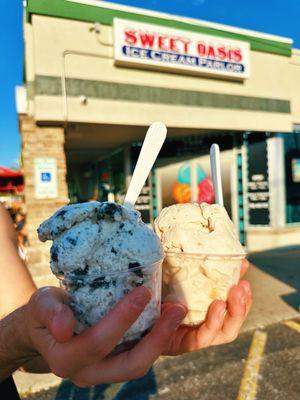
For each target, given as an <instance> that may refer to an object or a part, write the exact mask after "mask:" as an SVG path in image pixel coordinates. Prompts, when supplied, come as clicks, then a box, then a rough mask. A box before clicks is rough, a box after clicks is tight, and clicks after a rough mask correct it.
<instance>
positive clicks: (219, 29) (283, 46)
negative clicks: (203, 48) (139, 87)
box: [25, 0, 292, 57]
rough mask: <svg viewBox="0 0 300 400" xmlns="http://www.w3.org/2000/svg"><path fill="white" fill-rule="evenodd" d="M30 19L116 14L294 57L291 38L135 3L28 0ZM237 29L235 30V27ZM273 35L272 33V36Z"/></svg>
mask: <svg viewBox="0 0 300 400" xmlns="http://www.w3.org/2000/svg"><path fill="white" fill-rule="evenodd" d="M25 11H26V20H27V21H31V15H32V14H38V15H45V16H49V17H56V18H65V19H72V20H77V21H85V22H93V23H94V22H100V23H102V24H104V25H112V24H113V20H114V18H122V19H127V20H132V21H138V22H143V23H149V24H155V25H161V26H166V27H170V28H174V29H180V30H185V31H190V32H194V33H199V34H206V35H212V36H216V37H223V38H228V39H234V40H240V41H246V42H248V43H249V44H250V46H251V50H253V51H259V52H263V53H271V54H276V55H281V56H285V57H291V53H292V46H291V41H290V39H283V38H281V39H280V40H279V39H278V38H277V39H276V40H275V39H270V38H268V39H267V38H265V37H261V35H260V34H259V33H256V34H255V33H253V32H252V31H249V32H251V34H246V33H242V32H247V31H246V30H242V29H240V28H233V27H232V28H230V27H228V26H227V27H226V26H225V25H224V28H223V26H222V25H220V24H214V23H210V22H206V21H201V20H195V19H190V18H184V17H178V16H174V15H171V14H163V13H159V12H155V11H153V12H152V11H148V10H144V9H139V8H135V7H128V6H122V5H117V4H112V3H109V2H107V3H106V2H103V1H95V0H43V1H41V0H27V5H26V9H25ZM234 30H235V31H234ZM269 37H271V35H270V36H269Z"/></svg>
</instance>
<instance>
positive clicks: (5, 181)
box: [0, 167, 24, 192]
mask: <svg viewBox="0 0 300 400" xmlns="http://www.w3.org/2000/svg"><path fill="white" fill-rule="evenodd" d="M23 190H24V182H23V174H22V172H20V171H14V170H12V169H9V168H5V167H0V192H12V191H17V192H22V191H23Z"/></svg>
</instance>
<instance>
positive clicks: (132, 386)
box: [53, 368, 157, 400]
mask: <svg viewBox="0 0 300 400" xmlns="http://www.w3.org/2000/svg"><path fill="white" fill-rule="evenodd" d="M156 393H157V383H156V379H155V375H154V372H153V369H152V368H151V369H150V371H149V372H148V373H147V375H145V376H144V377H143V378H140V379H136V380H133V381H129V382H126V383H124V384H122V385H98V386H95V387H93V388H78V387H76V386H74V385H73V384H72V383H71V382H70V381H67V380H66V381H63V382H62V384H61V385H60V386H59V388H58V389H57V392H56V395H55V397H54V399H53V400H68V399H76V400H149V399H150V398H151V397H150V396H151V395H154V394H156Z"/></svg>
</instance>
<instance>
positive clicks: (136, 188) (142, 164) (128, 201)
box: [124, 122, 167, 208]
mask: <svg viewBox="0 0 300 400" xmlns="http://www.w3.org/2000/svg"><path fill="white" fill-rule="evenodd" d="M166 136H167V128H166V126H165V124H163V123H162V122H153V124H151V125H150V127H149V129H148V131H147V133H146V136H145V139H144V143H143V146H142V148H141V152H140V155H139V158H138V160H137V163H136V166H135V169H134V172H133V175H132V178H131V181H130V184H129V188H128V190H127V193H126V196H125V199H124V206H125V207H129V208H133V207H134V205H135V202H136V200H137V198H138V196H139V194H140V192H141V190H142V187H143V186H144V183H145V181H146V179H147V177H148V175H149V173H150V171H151V168H152V167H153V164H154V163H155V160H156V158H157V156H158V153H159V151H160V149H161V147H162V145H163V143H164V141H165V139H166Z"/></svg>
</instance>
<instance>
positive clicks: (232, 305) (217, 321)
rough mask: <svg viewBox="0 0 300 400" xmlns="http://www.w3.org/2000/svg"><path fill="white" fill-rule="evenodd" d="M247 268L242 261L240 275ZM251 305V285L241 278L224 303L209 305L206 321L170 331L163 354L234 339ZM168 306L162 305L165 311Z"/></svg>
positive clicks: (177, 352)
mask: <svg viewBox="0 0 300 400" xmlns="http://www.w3.org/2000/svg"><path fill="white" fill-rule="evenodd" d="M248 267H249V262H248V261H247V260H244V261H243V264H242V268H241V277H242V276H243V275H244V274H245V273H246V271H247V269H248ZM251 304H252V294H251V288H250V284H249V282H248V281H245V280H241V281H240V282H239V283H238V285H236V286H233V287H232V288H231V290H230V292H229V295H228V300H227V303H226V302H224V301H221V300H215V301H214V302H213V303H212V304H211V306H210V307H209V310H208V313H207V317H206V320H205V321H204V322H203V323H202V324H201V325H200V326H197V327H189V326H180V327H179V328H178V329H177V330H176V332H175V333H174V334H173V336H172V338H171V339H170V341H169V344H168V346H167V348H166V349H165V351H164V354H166V355H178V354H183V353H187V352H191V351H196V350H200V349H202V348H205V347H208V346H215V345H219V344H224V343H230V342H232V341H233V340H235V339H236V337H237V336H238V333H239V330H240V328H241V326H242V325H243V323H244V321H245V319H246V317H247V315H248V313H249V310H250V308H251ZM170 306H171V305H170V304H164V305H163V307H162V309H163V312H165V311H166V310H167V309H168V308H169V307H170Z"/></svg>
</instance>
